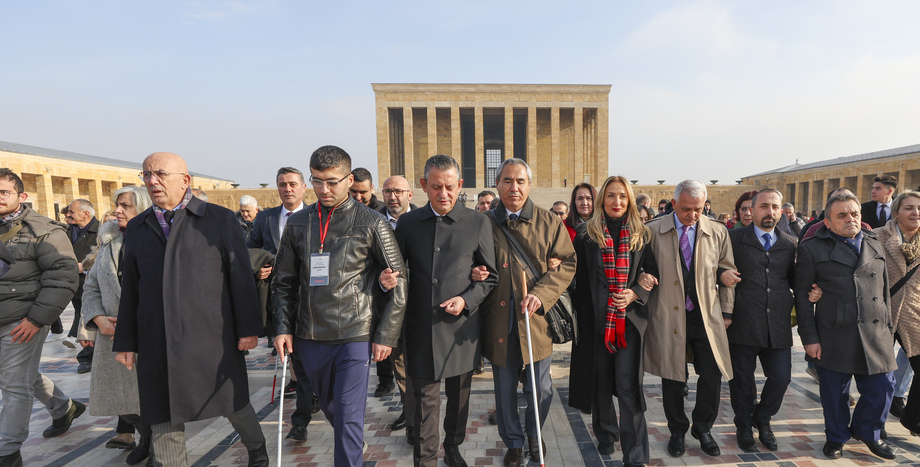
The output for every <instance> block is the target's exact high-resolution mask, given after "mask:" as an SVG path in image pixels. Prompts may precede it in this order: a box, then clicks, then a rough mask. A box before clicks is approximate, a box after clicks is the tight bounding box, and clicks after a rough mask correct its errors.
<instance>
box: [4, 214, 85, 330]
mask: <svg viewBox="0 0 920 467" xmlns="http://www.w3.org/2000/svg"><path fill="white" fill-rule="evenodd" d="M19 226H21V227H22V228H21V229H20V230H19V232H18V233H16V234H15V235H14V236H13V238H11V239H10V240H9V241H8V242H7V243H6V246H7V248H9V250H10V252H11V253H12V254H13V257H14V258H15V259H16V263H14V264H13V265H12V267H11V268H10V270H9V272H7V273H6V274H5V275H3V277H2V278H0V325H4V324H9V323H12V322H16V321H19V320H21V319H22V318H29V321H31V322H32V324H35V325H41V326H45V325H49V324H51V323H53V322H54V320H56V319H57V317H58V316H60V315H61V312H62V311H64V308H66V307H67V304H68V303H70V300H71V299H72V298H73V294H74V292H75V291H76V290H77V285H78V283H79V279H78V272H77V271H78V269H77V259H76V257H75V256H74V254H73V247H72V246H71V245H70V240H69V239H68V238H67V233H66V231H65V229H64V224H61V223H60V222H55V221H53V220H51V219H48V218H47V217H45V216H43V215H41V214H39V213H37V212H35V211H33V210H32V208H30V207H28V206H26V207H25V208H23V212H22V214H21V215H20V216H19V217H17V218H16V219H13V220H12V221H10V222H6V223H3V224H0V235H3V234H5V233H7V232H9V231H10V230H12V229H15V228H18V227H19Z"/></svg>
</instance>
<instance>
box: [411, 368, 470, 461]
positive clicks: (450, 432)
mask: <svg viewBox="0 0 920 467" xmlns="http://www.w3.org/2000/svg"><path fill="white" fill-rule="evenodd" d="M472 383H473V372H472V371H470V372H467V373H463V374H460V375H457V376H451V377H450V378H444V384H445V386H446V387H445V390H444V392H445V394H446V395H447V412H446V413H445V414H444V446H459V445H460V444H461V443H463V440H464V439H466V422H467V419H468V418H469V414H470V387H471V385H472ZM412 386H413V387H414V389H415V427H416V435H417V437H416V441H415V450H414V453H413V457H414V459H415V465H416V466H431V467H436V466H437V465H438V451H439V450H440V447H439V443H438V442H439V441H440V440H441V436H440V434H439V433H438V420H440V417H441V413H440V411H441V381H440V380H431V379H425V378H416V377H412Z"/></svg>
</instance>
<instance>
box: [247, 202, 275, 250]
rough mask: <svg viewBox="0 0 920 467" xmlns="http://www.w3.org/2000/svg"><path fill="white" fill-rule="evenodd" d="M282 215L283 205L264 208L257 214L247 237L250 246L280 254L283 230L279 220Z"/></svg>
mask: <svg viewBox="0 0 920 467" xmlns="http://www.w3.org/2000/svg"><path fill="white" fill-rule="evenodd" d="M280 217H281V206H275V207H273V208H268V209H263V210H262V211H261V212H259V213H258V214H256V218H255V219H254V220H253V221H252V230H251V231H250V232H249V237H248V238H246V246H247V247H249V248H261V249H263V250H265V251H268V252H271V254H273V255H276V254H278V245H280V244H281V230H280V229H278V221H279V219H280Z"/></svg>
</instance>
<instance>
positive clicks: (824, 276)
mask: <svg viewBox="0 0 920 467" xmlns="http://www.w3.org/2000/svg"><path fill="white" fill-rule="evenodd" d="M862 233H863V242H862V248H861V249H860V254H859V256H856V253H855V252H854V251H853V250H852V249H850V248H849V247H848V246H846V245H845V244H844V243H843V242H841V241H838V240H836V239H835V238H833V237H831V236H830V232H829V231H828V229H827V227H826V226H821V228H820V229H818V232H817V233H816V234H815V236H814V237H813V238H811V239H809V240H806V241H804V242H802V243H801V244H800V245H799V249H798V258H797V259H796V269H795V296H796V299H795V309H796V315H797V316H798V321H799V336H801V337H802V344H805V345H808V344H821V359H820V360H817V359H813V358H811V357H806V360H809V361H811V362H814V364H815V365H818V366H820V367H823V368H827V369H829V370H834V371H837V372H840V373H848V374H861V375H874V374H878V373H887V372H889V371H893V370H894V369H895V368H896V367H897V365H896V364H895V360H894V325H893V324H892V319H891V312H890V310H889V302H890V300H889V291H888V289H889V287H890V284H889V283H888V272H887V271H886V269H885V256H884V250H883V249H882V248H883V247H882V245H881V244H880V243H879V241H878V239H877V238H876V234H875V233H873V232H872V231H869V230H863V231H862ZM811 284H818V287H820V288H821V290H822V291H823V292H824V293H823V295H822V296H821V299H820V300H818V302H817V303H814V304H812V303H811V302H809V301H808V291H809V290H811Z"/></svg>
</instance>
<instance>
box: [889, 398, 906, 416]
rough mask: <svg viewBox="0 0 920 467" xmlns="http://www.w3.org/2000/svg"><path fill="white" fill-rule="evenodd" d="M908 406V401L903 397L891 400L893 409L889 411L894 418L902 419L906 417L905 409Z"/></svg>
mask: <svg viewBox="0 0 920 467" xmlns="http://www.w3.org/2000/svg"><path fill="white" fill-rule="evenodd" d="M906 406H907V403H906V401H905V400H904V398H903V397H895V398H892V399H891V408H890V409H888V413H890V414H891V415H892V416H893V417H898V418H901V415H904V407H906Z"/></svg>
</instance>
